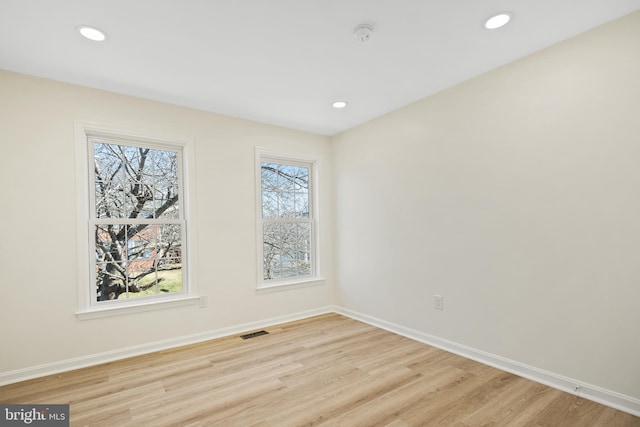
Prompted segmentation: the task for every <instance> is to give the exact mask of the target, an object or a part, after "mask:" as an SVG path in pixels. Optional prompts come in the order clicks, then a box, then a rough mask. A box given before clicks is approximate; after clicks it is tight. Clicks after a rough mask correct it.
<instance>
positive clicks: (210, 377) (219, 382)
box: [0, 314, 640, 427]
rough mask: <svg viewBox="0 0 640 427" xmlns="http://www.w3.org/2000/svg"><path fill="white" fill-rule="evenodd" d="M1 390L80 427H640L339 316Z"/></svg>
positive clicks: (2, 399)
mask: <svg viewBox="0 0 640 427" xmlns="http://www.w3.org/2000/svg"><path fill="white" fill-rule="evenodd" d="M267 330H268V331H269V332H270V334H269V335H264V336H259V337H256V338H252V339H249V340H241V339H240V338H238V337H228V338H223V339H218V340H213V341H208V342H205V343H201V344H195V345H190V346H186V347H181V348H178V349H172V350H168V351H162V352H158V353H153V354H149V355H144V356H140V357H134V358H130V359H126V360H122V361H118V362H112V363H108V364H104V365H100V366H95V367H91V368H85V369H80V370H77V371H73V372H67V373H63V374H58V375H52V376H48V377H43V378H39V379H35V380H31V381H25V382H22V383H17V384H12V385H7V386H4V387H0V403H4V404H7V403H25V404H27V403H33V404H36V403H46V404H55V403H65V404H67V403H68V404H70V410H71V425H72V426H83V425H104V426H113V427H119V426H137V427H139V426H154V427H156V426H169V425H175V426H225V427H227V426H232V427H233V426H241V427H251V426H255V427H266V426H274V427H284V426H312V425H319V426H349V427H351V426H366V427H370V426H388V427H401V426H431V425H451V426H460V427H462V426H561V427H570V426H580V427H582V426H607V427H611V426H640V418H638V417H634V416H632V415H629V414H626V413H624V412H620V411H617V410H614V409H611V408H608V407H606V406H603V405H600V404H597V403H594V402H591V401H588V400H584V399H581V398H578V397H576V396H573V395H570V394H568V393H564V392H561V391H558V390H555V389H552V388H549V387H546V386H543V385H540V384H537V383H535V382H532V381H529V380H526V379H523V378H520V377H517V376H515V375H512V374H509V373H505V372H502V371H500V370H498V369H495V368H491V367H488V366H485V365H482V364H479V363H476V362H473V361H470V360H467V359H464V358H462V357H459V356H455V355H453V354H450V353H447V352H444V351H442V350H438V349H436V348H433V347H430V346H427V345H424V344H421V343H418V342H415V341H412V340H410V339H407V338H404V337H400V336H398V335H395V334H392V333H390V332H386V331H384V330H381V329H378V328H375V327H372V326H369V325H366V324H363V323H360V322H357V321H355V320H352V319H349V318H346V317H343V316H340V315H337V314H328V315H323V316H318V317H313V318H310V319H306V320H302V321H297V322H292V323H288V324H284V325H280V326H277V327H271V328H267Z"/></svg>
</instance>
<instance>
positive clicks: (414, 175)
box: [333, 13, 640, 399]
mask: <svg viewBox="0 0 640 427" xmlns="http://www.w3.org/2000/svg"><path fill="white" fill-rule="evenodd" d="M639 41H640V13H635V14H633V15H629V16H627V17H625V18H623V19H621V20H618V21H615V22H613V23H611V24H609V25H606V26H604V27H601V28H598V29H595V30H593V31H590V32H588V33H585V34H583V35H580V36H579V37H576V38H574V39H571V40H568V41H566V42H563V43H560V44H558V45H555V46H553V47H551V48H548V49H546V50H544V51H541V52H538V53H536V54H534V55H532V56H529V57H527V58H525V59H522V60H520V61H517V62H515V63H512V64H510V65H508V66H505V67H502V68H500V69H498V70H495V71H492V72H490V73H487V74H485V75H483V76H480V77H478V78H475V79H473V80H470V81H468V82H466V83H464V84H461V85H459V86H456V87H454V88H451V89H449V90H446V91H444V92H441V93H439V94H437V95H435V96H431V97H429V98H426V99H424V100H421V101H419V102H416V103H414V104H412V105H410V106H407V107H406V108H402V109H400V110H398V111H395V112H393V113H391V114H388V115H386V116H384V117H381V118H379V119H376V120H373V121H371V122H369V123H366V124H364V125H362V126H359V127H357V128H354V129H352V130H350V131H347V132H345V133H343V134H341V135H338V136H337V137H334V138H333V143H334V151H333V158H334V164H333V165H334V182H335V183H336V192H335V202H336V212H337V216H336V245H337V246H336V260H338V261H337V265H336V278H337V279H336V280H337V286H338V294H337V295H338V301H337V302H338V305H340V306H343V307H345V308H347V309H350V310H354V311H356V312H360V313H364V314H366V315H369V316H374V317H377V318H380V319H384V320H386V321H389V322H394V323H396V324H399V325H402V326H405V327H409V328H413V329H416V330H418V331H422V332H424V333H429V334H432V335H435V336H437V337H441V338H444V339H447V340H451V341H454V342H456V343H459V344H463V345H466V346H470V347H473V348H475V349H479V350H483V351H486V352H489V353H492V354H494V355H498V356H502V357H505V358H508V359H511V360H515V361H518V362H521V363H524V364H527V365H530V366H533V367H536V368H538V369H543V370H547V371H550V372H553V373H555V374H559V375H564V376H566V377H569V378H573V379H576V380H577V381H581V382H584V383H587V384H592V385H595V386H599V387H603V388H605V389H608V390H612V391H616V392H618V393H622V394H624V395H627V396H631V397H634V398H636V399H637V398H640V364H639V361H640V308H639V307H640V45H639V43H638V42H639ZM434 294H440V295H442V296H443V297H444V310H443V311H436V310H434V308H433V296H434Z"/></svg>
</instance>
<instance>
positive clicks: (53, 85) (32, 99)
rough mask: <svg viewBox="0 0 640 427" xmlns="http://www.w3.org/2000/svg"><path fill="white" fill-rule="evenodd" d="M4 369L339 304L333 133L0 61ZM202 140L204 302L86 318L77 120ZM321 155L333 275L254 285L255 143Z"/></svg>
mask: <svg viewBox="0 0 640 427" xmlns="http://www.w3.org/2000/svg"><path fill="white" fill-rule="evenodd" d="M0 119H1V121H2V124H1V125H0V147H1V150H0V153H1V154H0V182H1V183H2V187H1V188H2V190H0V191H1V197H0V200H1V206H2V207H1V208H0V224H1V227H2V233H1V234H2V239H0V265H1V268H0V272H1V273H0V291H1V292H0V301H1V302H0V337H2V344H1V345H0V348H1V350H0V374H2V373H6V372H8V371H14V370H18V369H23V368H30V367H33V366H37V365H41V364H47V363H57V362H60V361H65V360H68V359H72V358H82V357H85V356H87V355H93V354H98V353H104V352H110V351H118V350H121V349H124V348H128V347H131V346H137V345H144V344H148V343H153V342H158V341H164V340H172V339H176V338H180V337H184V336H189V335H193V334H199V333H205V332H207V331H215V330H218V329H220V328H227V327H232V326H235V325H241V324H244V323H249V322H257V321H263V320H264V319H270V318H275V317H280V316H288V315H292V314H295V313H299V312H305V311H307V310H313V309H318V308H319V307H326V306H327V305H330V304H331V303H333V284H332V283H331V280H330V279H331V276H332V265H331V259H332V257H331V252H330V251H329V249H328V247H329V245H330V244H331V230H332V224H331V212H332V210H333V209H332V206H331V198H330V189H331V159H330V148H331V147H330V141H329V139H328V138H327V137H323V136H317V135H312V134H307V133H302V132H297V131H291V130H287V129H282V128H277V127H273V126H267V125H262V124H258V123H252V122H248V121H243V120H237V119H232V118H228V117H224V116H220V115H215V114H208V113H204V112H200V111H196V110H190V109H186V108H181V107H175V106H170V105H166V104H161V103H156V102H150V101H145V100H141V99H136V98H131V97H126V96H121V95H116V94H112V93H107V92H102V91H98V90H93V89H87V88H83V87H79V86H73V85H67V84H63V83H57V82H53V81H49V80H44V79H38V78H32V77H28V76H24V75H19V74H14V73H9V72H2V71H0ZM76 120H82V121H92V122H98V123H104V124H107V125H111V126H115V127H121V128H130V127H131V128H135V129H138V128H144V129H149V130H152V131H154V132H156V133H158V132H161V133H164V132H166V133H173V134H180V135H185V136H187V137H191V138H193V139H194V140H195V152H196V165H195V166H196V177H195V178H196V194H195V209H196V213H197V221H198V222H197V244H198V246H197V250H196V251H195V253H194V254H193V255H194V256H195V257H197V262H198V264H197V265H198V266H199V268H198V271H197V272H196V273H197V277H198V279H199V283H198V287H199V291H200V293H202V294H204V295H207V296H208V297H209V306H208V307H207V308H198V307H197V306H195V307H181V308H174V309H166V310H160V311H151V312H145V313H139V314H130V315H124V316H118V317H109V318H103V319H93V320H83V321H80V320H77V319H76V316H75V311H76V309H77V299H76V298H77V297H76V294H77V292H76V281H77V279H76V263H77V248H76V246H77V243H76V235H77V226H76V224H77V220H76V196H77V195H76V181H75V180H76V176H75V170H76V168H75V163H74V162H75V146H74V121H76ZM256 145H257V146H261V147H265V148H268V149H272V150H284V151H285V152H294V153H303V154H306V155H309V156H314V157H316V158H317V159H318V160H320V162H321V167H322V170H320V174H321V178H320V182H319V184H320V187H321V192H320V209H321V212H320V214H321V215H322V217H323V220H324V222H323V228H322V235H321V242H324V245H323V247H322V250H321V252H322V255H323V267H324V270H323V272H324V274H325V275H326V277H328V278H329V279H328V280H327V282H326V283H325V284H324V285H318V286H310V287H305V288H300V289H292V290H287V291H281V292H271V293H264V294H257V293H256V291H255V286H256V277H257V272H256V235H255V229H256V225H255V224H256V222H255V221H256V217H255V206H256V204H255V179H254V176H255V175H254V168H255V155H254V147H255V146H256Z"/></svg>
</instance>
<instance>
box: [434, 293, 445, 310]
mask: <svg viewBox="0 0 640 427" xmlns="http://www.w3.org/2000/svg"><path fill="white" fill-rule="evenodd" d="M433 307H434V308H435V309H436V310H442V309H443V305H442V295H434V296H433Z"/></svg>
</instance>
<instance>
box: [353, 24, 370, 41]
mask: <svg viewBox="0 0 640 427" xmlns="http://www.w3.org/2000/svg"><path fill="white" fill-rule="evenodd" d="M372 34H373V28H372V27H371V25H366V24H362V25H358V26H357V27H355V28H354V29H353V35H354V36H355V37H356V39H357V40H358V41H359V42H361V43H366V42H368V41H369V39H370V38H371V35H372Z"/></svg>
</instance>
